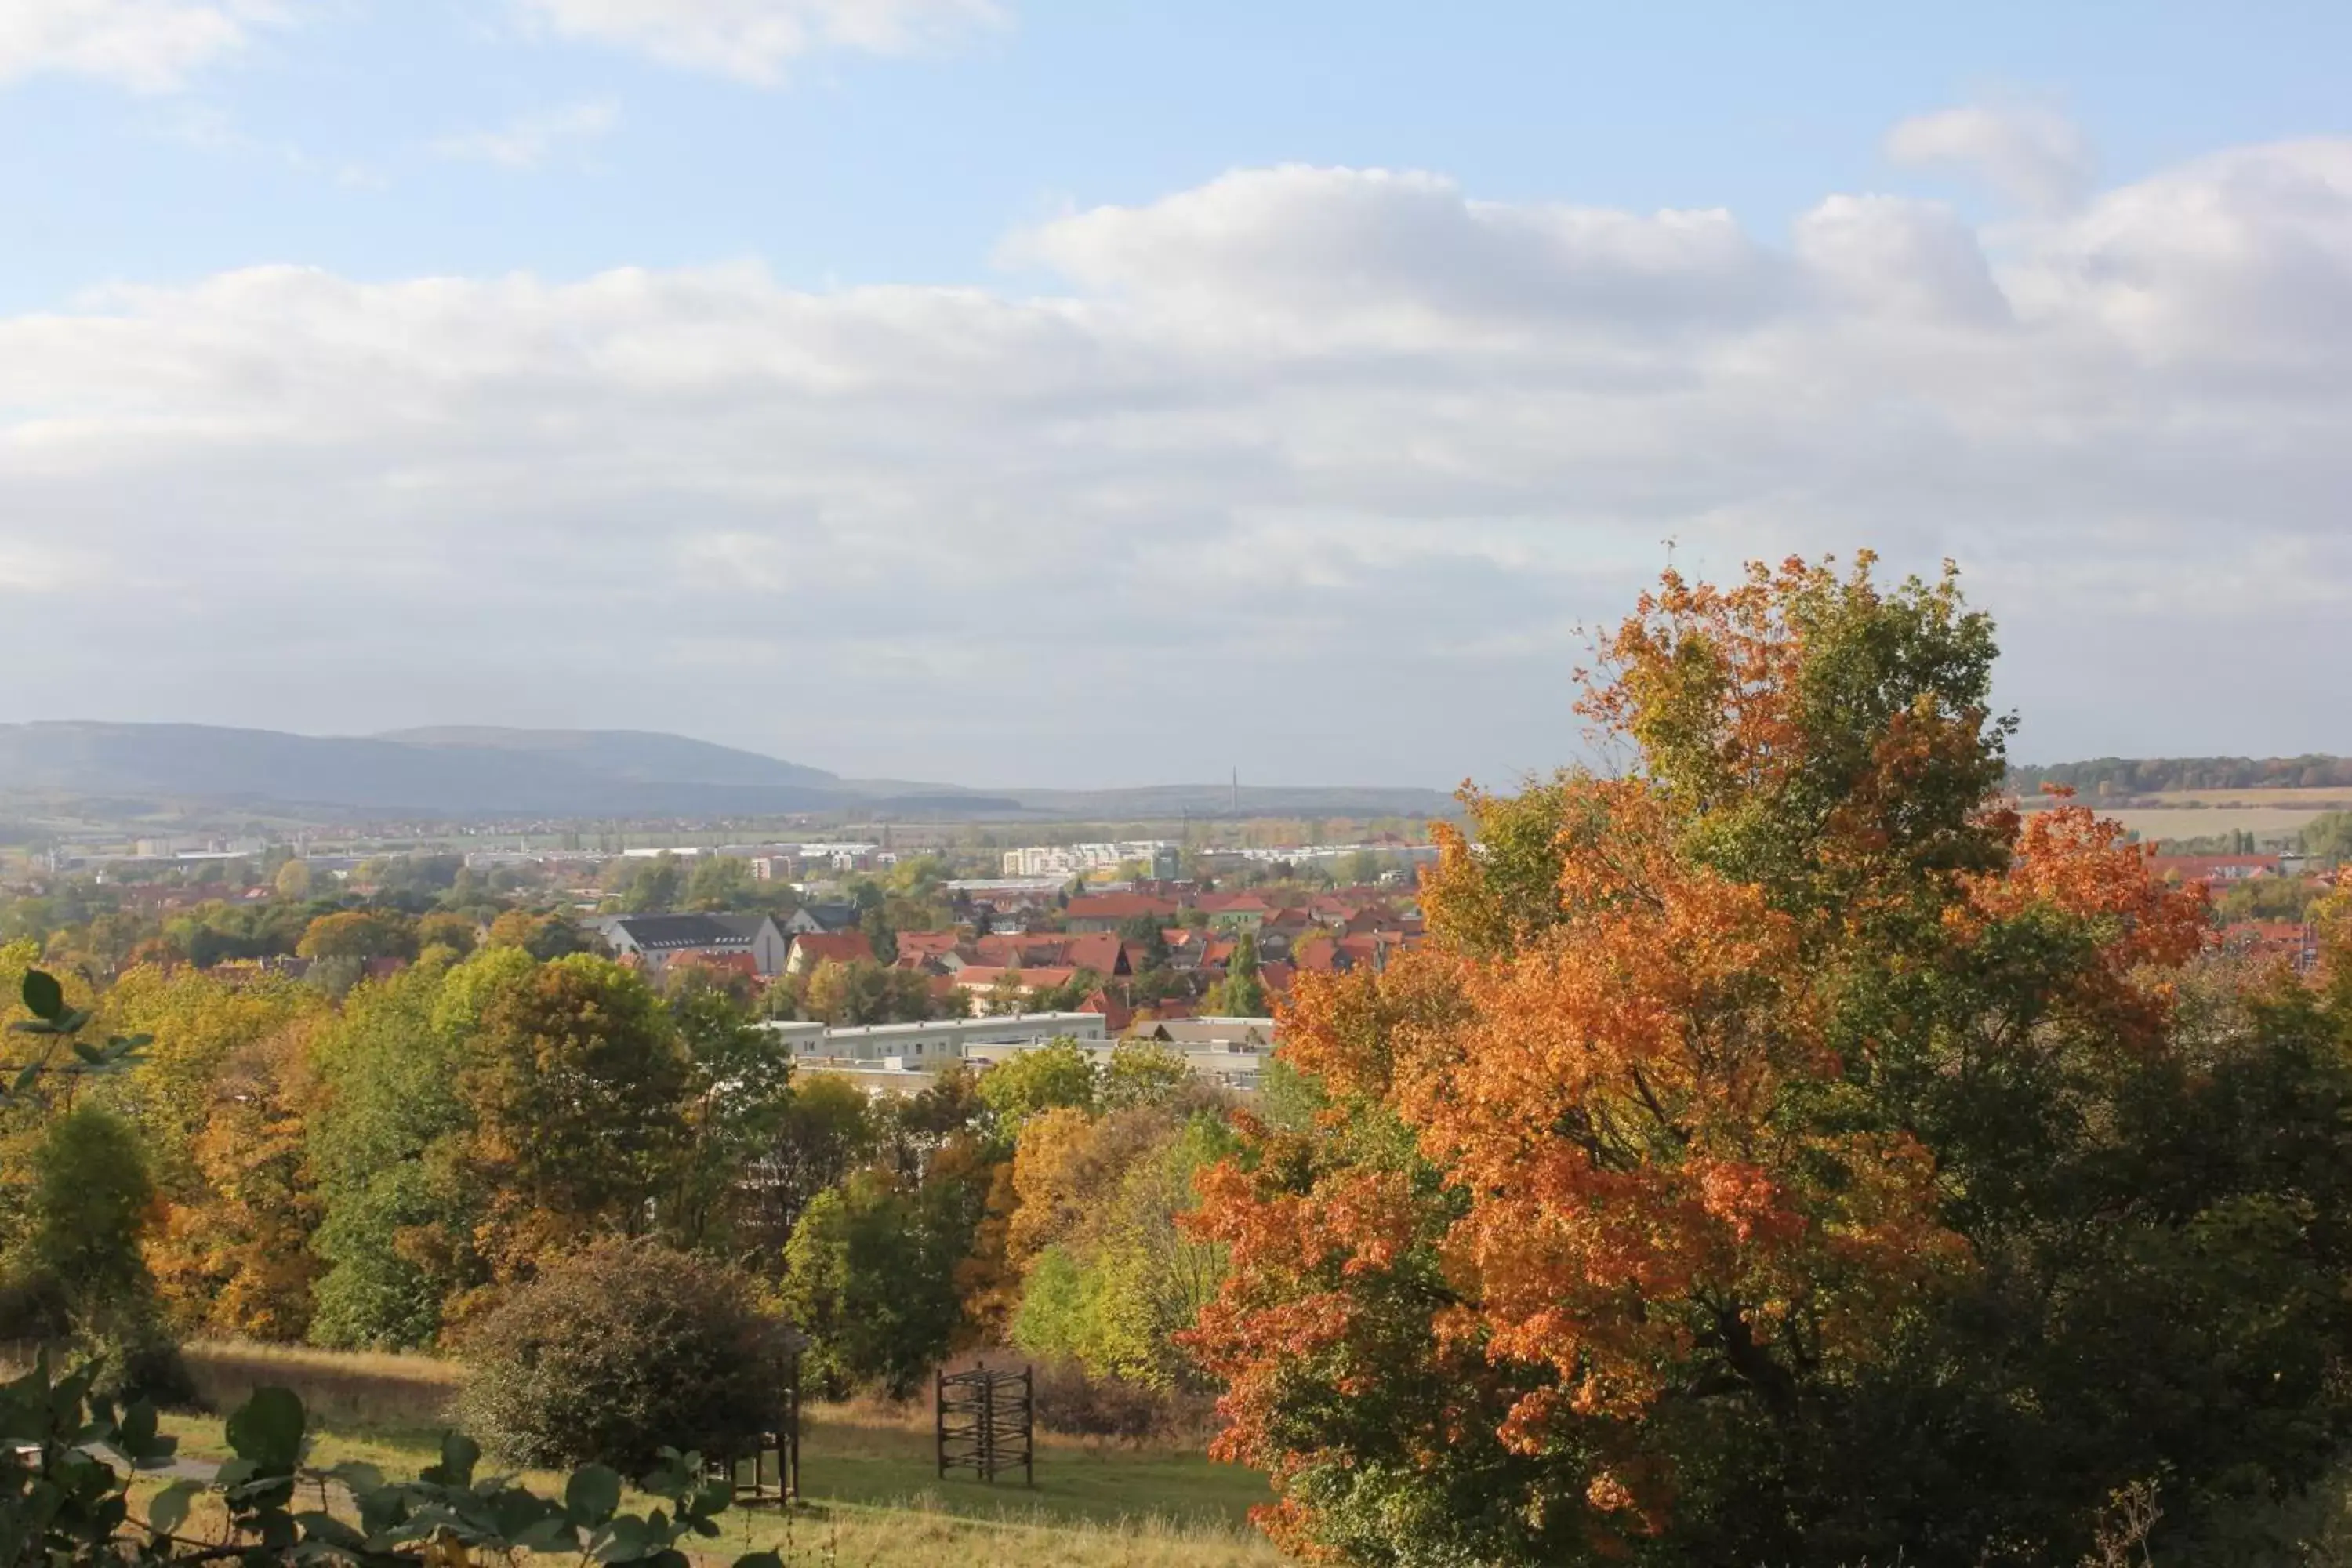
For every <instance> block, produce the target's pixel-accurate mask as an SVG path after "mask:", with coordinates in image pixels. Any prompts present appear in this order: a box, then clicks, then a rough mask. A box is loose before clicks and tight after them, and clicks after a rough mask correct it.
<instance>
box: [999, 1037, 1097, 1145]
mask: <svg viewBox="0 0 2352 1568" xmlns="http://www.w3.org/2000/svg"><path fill="white" fill-rule="evenodd" d="M1098 1092H1099V1085H1098V1084H1097V1075H1096V1072H1095V1063H1094V1058H1092V1057H1090V1056H1088V1055H1087V1051H1086V1048H1085V1047H1082V1046H1080V1045H1079V1044H1078V1043H1077V1041H1076V1040H1073V1039H1067V1038H1062V1039H1055V1040H1051V1041H1048V1042H1047V1043H1046V1044H1045V1045H1043V1046H1038V1047H1034V1048H1031V1049H1028V1050H1022V1051H1013V1052H1008V1053H1007V1054H1006V1056H1005V1058H1004V1059H1003V1061H1001V1062H998V1063H996V1064H995V1065H994V1066H992V1067H991V1068H989V1069H988V1070H987V1071H986V1072H984V1073H982V1075H981V1078H980V1098H981V1100H982V1103H984V1104H985V1105H986V1106H987V1107H988V1109H989V1110H991V1111H992V1112H993V1113H994V1115H995V1118H996V1121H997V1125H998V1126H1000V1127H1002V1128H1003V1129H1005V1130H1006V1131H1008V1132H1018V1131H1020V1128H1021V1125H1022V1123H1024V1122H1025V1121H1028V1120H1029V1119H1030V1118H1031V1117H1033V1116H1035V1115H1038V1114H1039V1113H1040V1112H1043V1111H1047V1110H1055V1109H1056V1108H1066V1109H1070V1110H1092V1109H1093V1108H1094V1104H1095V1100H1096V1097H1097V1093H1098Z"/></svg>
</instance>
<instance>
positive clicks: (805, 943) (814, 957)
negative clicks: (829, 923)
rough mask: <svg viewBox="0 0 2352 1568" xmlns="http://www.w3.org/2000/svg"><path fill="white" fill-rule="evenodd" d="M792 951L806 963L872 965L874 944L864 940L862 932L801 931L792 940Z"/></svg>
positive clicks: (864, 935) (864, 936)
mask: <svg viewBox="0 0 2352 1568" xmlns="http://www.w3.org/2000/svg"><path fill="white" fill-rule="evenodd" d="M793 952H796V953H800V954H802V955H803V957H802V959H801V962H802V963H804V964H807V963H827V962H831V963H857V962H859V961H860V960H864V961H865V962H866V963H872V962H873V959H874V944H873V943H872V942H868V941H866V933H865V932H864V931H839V932H831V933H828V932H817V931H803V932H801V933H800V934H799V935H798V936H795V937H793Z"/></svg>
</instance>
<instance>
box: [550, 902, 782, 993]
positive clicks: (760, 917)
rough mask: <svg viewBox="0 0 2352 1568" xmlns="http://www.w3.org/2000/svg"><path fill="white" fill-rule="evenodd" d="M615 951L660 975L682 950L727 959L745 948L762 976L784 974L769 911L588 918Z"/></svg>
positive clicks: (779, 943) (777, 935) (778, 937)
mask: <svg viewBox="0 0 2352 1568" xmlns="http://www.w3.org/2000/svg"><path fill="white" fill-rule="evenodd" d="M591 923H592V924H593V927H594V929H595V930H596V931H597V932H598V934H600V935H602V936H603V937H604V940H605V941H606V942H610V943H611V944H612V947H613V953H614V956H615V957H617V958H619V959H620V960H621V961H622V962H623V963H629V964H632V965H634V966H635V968H637V969H639V970H641V971H643V972H644V973H646V974H648V975H659V974H660V973H662V971H663V970H664V969H665V968H667V966H668V964H669V962H670V960H672V959H674V958H677V957H679V956H680V955H682V954H685V953H696V954H700V955H704V956H707V957H710V958H729V957H731V956H733V955H734V954H737V953H749V954H750V955H751V963H752V965H753V967H754V969H755V970H756V971H757V972H758V973H759V974H760V976H761V978H762V979H772V978H773V977H774V976H776V975H778V974H781V973H783V968H784V962H785V958H786V956H787V953H788V949H787V947H786V945H785V941H784V933H783V932H782V931H780V930H778V929H777V926H776V922H775V919H774V917H772V916H771V915H764V914H756V915H607V916H605V917H604V918H603V919H601V920H598V921H593V922H591Z"/></svg>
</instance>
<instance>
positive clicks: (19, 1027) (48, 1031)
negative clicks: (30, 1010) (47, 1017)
mask: <svg viewBox="0 0 2352 1568" xmlns="http://www.w3.org/2000/svg"><path fill="white" fill-rule="evenodd" d="M8 1032H9V1033H10V1034H12V1035H54V1034H56V1033H57V1032H58V1026H56V1025H55V1024H44V1023H43V1022H41V1021H40V1020H39V1019H38V1018H19V1019H17V1020H16V1022H15V1023H13V1024H11V1025H9V1026H8Z"/></svg>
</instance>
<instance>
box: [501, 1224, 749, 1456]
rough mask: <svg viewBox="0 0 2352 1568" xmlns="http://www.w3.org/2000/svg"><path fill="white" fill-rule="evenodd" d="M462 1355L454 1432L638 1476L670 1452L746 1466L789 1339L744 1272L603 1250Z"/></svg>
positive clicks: (586, 1255) (559, 1275) (517, 1303)
mask: <svg viewBox="0 0 2352 1568" xmlns="http://www.w3.org/2000/svg"><path fill="white" fill-rule="evenodd" d="M462 1349H463V1352H464V1354H465V1359H466V1361H467V1364H468V1366H469V1368H470V1370H471V1373H472V1375H471V1377H470V1378H469V1379H468V1380H467V1384H466V1389H465V1392H464V1393H463V1394H460V1395H459V1396H458V1402H457V1410H458V1415H459V1419H460V1420H461V1422H462V1423H463V1424H464V1425H465V1426H466V1427H467V1429H468V1430H469V1431H471V1432H472V1433H473V1434H474V1435H475V1436H477V1437H478V1438H480V1439H481V1440H482V1442H483V1443H484V1444H486V1445H487V1446H488V1447H490V1448H491V1449H492V1450H493V1451H495V1452H497V1453H498V1454H499V1456H500V1457H501V1458H504V1459H506V1460H508V1461H509V1462H511V1463H514V1464H519V1465H541V1466H558V1467H561V1466H566V1465H575V1464H583V1463H591V1462H593V1463H598V1464H604V1465H610V1466H612V1467H613V1468H616V1469H621V1470H623V1471H625V1472H631V1471H635V1470H637V1469H642V1468H646V1466H648V1465H650V1464H652V1463H653V1462H654V1460H655V1459H656V1457H657V1456H658V1455H659V1453H660V1450H661V1449H663V1448H664V1447H673V1448H678V1449H684V1450H690V1451H699V1452H701V1453H705V1454H710V1455H722V1454H730V1453H737V1452H740V1451H742V1450H744V1449H745V1448H747V1447H749V1446H750V1440H751V1438H753V1437H755V1436H757V1435H758V1434H759V1433H761V1432H763V1431H767V1430H770V1429H772V1426H773V1425H774V1422H775V1419H776V1417H777V1415H778V1413H779V1411H780V1408H781V1405H782V1393H783V1388H784V1384H785V1379H786V1377H787V1376H788V1375H789V1370H790V1368H789V1362H790V1357H791V1353H792V1349H793V1338H792V1336H791V1334H790V1332H789V1331H787V1330H785V1329H784V1328H783V1326H782V1324H780V1323H778V1322H777V1321H775V1320H774V1319H772V1318H771V1317H768V1316H767V1315H766V1314H764V1313H762V1312H761V1310H760V1309H759V1307H758V1305H757V1303H756V1301H755V1300H754V1297H753V1293H752V1289H751V1283H750V1281H749V1280H747V1279H745V1278H744V1277H743V1276H742V1275H740V1274H739V1273H737V1272H736V1271H734V1270H732V1269H730V1268H723V1267H720V1266H719V1265H717V1264H714V1263H711V1262H709V1261H707V1260H705V1259H702V1258H695V1257H692V1256H690V1255H688V1254H686V1253H682V1252H677V1251H675V1250H672V1249H671V1248H669V1247H663V1246H660V1245H658V1244H657V1243H653V1242H645V1241H606V1242H601V1243H599V1244H597V1245H596V1246H594V1247H590V1248H589V1249H588V1250H586V1251H584V1252H581V1253H577V1254H574V1255H573V1256H572V1257H570V1258H564V1259H562V1261H560V1262H558V1263H556V1264H554V1265H553V1266H551V1268H548V1269H547V1270H546V1272H544V1273H543V1274H541V1276H540V1277H539V1278H538V1279H536V1280H534V1281H533V1282H531V1283H530V1284H529V1285H527V1286H525V1287H523V1288H522V1289H520V1290H519V1291H517V1292H516V1293H515V1294H514V1295H513V1296H512V1297H511V1298H509V1300H507V1301H506V1302H505V1303H504V1304H503V1305H501V1306H499V1308H497V1309H496V1310H493V1311H491V1312H489V1313H488V1314H487V1315H486V1316H485V1317H484V1318H483V1319H482V1320H481V1321H479V1322H478V1324H477V1325H476V1326H475V1327H474V1328H473V1330H472V1331H470V1332H468V1333H467V1336H466V1340H465V1342H464V1344H463V1346H462Z"/></svg>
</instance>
